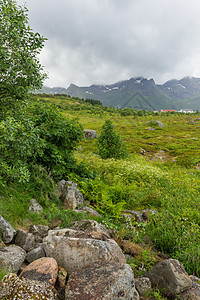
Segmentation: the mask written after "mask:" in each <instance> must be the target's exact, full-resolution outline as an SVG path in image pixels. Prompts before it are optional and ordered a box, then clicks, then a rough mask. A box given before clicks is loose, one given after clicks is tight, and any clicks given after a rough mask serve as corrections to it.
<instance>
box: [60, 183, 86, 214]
mask: <svg viewBox="0 0 200 300" xmlns="http://www.w3.org/2000/svg"><path fill="white" fill-rule="evenodd" d="M56 194H57V195H58V196H59V198H60V199H61V200H63V202H64V207H65V209H68V208H71V209H73V210H74V209H76V208H77V207H80V206H81V205H83V202H84V199H83V194H82V193H81V192H80V191H79V189H78V188H77V184H76V183H74V182H73V181H65V180H61V181H60V182H58V184H57V191H56Z"/></svg>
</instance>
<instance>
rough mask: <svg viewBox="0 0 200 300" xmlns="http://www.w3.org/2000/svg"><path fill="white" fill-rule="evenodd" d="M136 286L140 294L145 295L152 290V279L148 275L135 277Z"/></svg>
mask: <svg viewBox="0 0 200 300" xmlns="http://www.w3.org/2000/svg"><path fill="white" fill-rule="evenodd" d="M135 288H136V289H137V291H138V293H139V295H140V296H145V295H146V294H147V293H148V292H149V291H150V290H151V281H150V279H149V278H148V277H138V278H135Z"/></svg>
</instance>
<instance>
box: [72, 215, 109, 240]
mask: <svg viewBox="0 0 200 300" xmlns="http://www.w3.org/2000/svg"><path fill="white" fill-rule="evenodd" d="M73 229H76V230H81V231H96V232H103V233H105V234H107V235H108V236H109V237H110V232H109V230H108V229H106V227H105V226H104V225H102V224H99V223H98V222H97V221H95V220H89V219H86V220H81V221H77V222H75V224H74V225H73Z"/></svg>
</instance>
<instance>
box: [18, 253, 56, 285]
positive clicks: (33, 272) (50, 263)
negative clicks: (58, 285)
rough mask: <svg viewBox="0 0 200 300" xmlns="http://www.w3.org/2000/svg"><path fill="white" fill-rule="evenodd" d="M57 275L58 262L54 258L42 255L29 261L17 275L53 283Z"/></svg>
mask: <svg viewBox="0 0 200 300" xmlns="http://www.w3.org/2000/svg"><path fill="white" fill-rule="evenodd" d="M57 275H58V264H57V262H56V260H55V259H54V258H49V257H43V258H40V259H37V260H35V261H33V262H32V263H30V264H29V265H28V266H27V267H26V268H25V269H24V270H23V271H22V272H21V274H20V276H19V277H23V278H28V279H30V280H36V281H42V282H46V283H48V284H50V285H53V286H54V285H55V282H56V278H57Z"/></svg>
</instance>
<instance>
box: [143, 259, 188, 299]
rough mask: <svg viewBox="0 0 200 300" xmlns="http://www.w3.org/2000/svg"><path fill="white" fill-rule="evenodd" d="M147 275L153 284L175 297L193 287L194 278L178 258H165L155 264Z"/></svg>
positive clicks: (168, 295) (169, 295) (167, 294)
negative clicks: (192, 278)
mask: <svg viewBox="0 0 200 300" xmlns="http://www.w3.org/2000/svg"><path fill="white" fill-rule="evenodd" d="M146 276H147V277H148V278H149V279H150V281H151V284H152V285H153V286H155V287H157V288H158V289H159V290H160V291H161V292H163V293H164V295H166V296H167V297H175V295H176V294H180V293H182V292H184V291H186V290H188V289H190V288H191V287H192V280H191V278H190V277H189V276H188V274H187V273H186V271H185V269H184V267H183V265H182V264H181V263H179V261H178V260H176V259H165V260H163V261H162V262H159V263H158V264H157V265H156V266H154V267H153V268H152V269H151V270H150V271H149V272H147V273H146Z"/></svg>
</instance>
